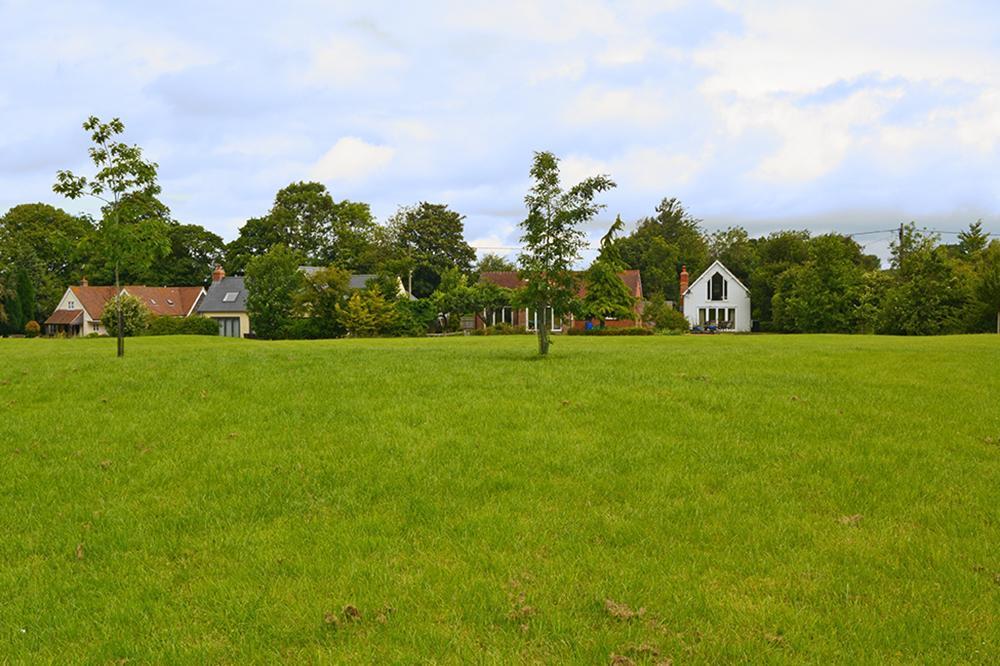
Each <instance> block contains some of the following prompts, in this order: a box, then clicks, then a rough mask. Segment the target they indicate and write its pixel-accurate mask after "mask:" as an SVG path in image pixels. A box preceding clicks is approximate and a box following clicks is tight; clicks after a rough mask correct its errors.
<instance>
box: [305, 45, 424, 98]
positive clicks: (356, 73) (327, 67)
mask: <svg viewBox="0 0 1000 666" xmlns="http://www.w3.org/2000/svg"><path fill="white" fill-rule="evenodd" d="M405 66H406V59H405V58H404V57H403V56H402V55H400V54H399V53H397V52H396V51H394V50H392V49H390V48H389V47H388V46H386V45H384V44H376V43H372V42H369V41H364V40H361V39H359V38H356V37H353V36H348V35H338V36H335V37H333V38H332V39H331V40H330V41H329V42H327V43H324V44H322V45H321V46H319V47H317V48H315V49H314V50H313V52H312V62H311V64H310V68H309V70H308V71H307V73H306V75H305V79H306V81H308V82H309V83H312V84H315V85H320V86H325V85H332V86H349V85H357V84H361V83H365V82H370V81H373V80H380V81H381V82H382V83H384V82H385V79H386V77H389V76H392V75H394V74H396V73H398V72H399V71H401V70H402V69H403V68H404V67H405Z"/></svg>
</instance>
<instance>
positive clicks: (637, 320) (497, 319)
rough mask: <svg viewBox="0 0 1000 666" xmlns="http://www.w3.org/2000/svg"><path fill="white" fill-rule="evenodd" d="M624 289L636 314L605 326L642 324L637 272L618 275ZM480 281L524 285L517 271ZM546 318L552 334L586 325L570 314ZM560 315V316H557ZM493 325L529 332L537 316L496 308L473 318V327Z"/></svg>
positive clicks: (584, 290) (527, 310) (483, 276)
mask: <svg viewBox="0 0 1000 666" xmlns="http://www.w3.org/2000/svg"><path fill="white" fill-rule="evenodd" d="M618 277H620V278H621V280H622V282H624V283H625V286H626V287H628V290H629V293H630V294H632V296H633V297H634V298H635V299H636V311H635V317H633V318H631V319H618V320H615V319H609V320H608V321H607V323H606V325H607V326H608V327H615V328H618V327H621V328H624V327H631V326H641V325H642V311H643V304H644V303H643V295H642V276H641V275H640V274H639V271H637V270H627V271H623V272H621V273H619V274H618ZM479 281H480V282H490V283H492V284H495V285H497V286H498V287H503V288H505V289H520V288H521V287H523V286H524V285H525V281H524V280H522V279H521V278H520V277H519V276H518V274H517V271H486V272H485V273H481V274H480V275H479ZM586 295H587V285H586V283H585V282H584V281H583V280H580V288H579V291H578V292H577V296H578V297H579V298H583V297H584V296H586ZM549 310H550V312H549V317H548V319H550V320H551V321H552V331H553V332H555V333H558V332H561V331H562V330H563V327H564V326H567V325H568V326H571V327H574V328H584V327H585V326H586V322H585V321H582V320H577V319H576V318H575V317H573V316H572V315H570V316H568V317H566V316H554V315H553V313H552V312H551V308H549ZM557 314H559V315H561V314H562V313H557ZM487 316H488V317H489V321H486V320H485V317H487ZM495 324H510V325H511V326H517V327H521V328H525V329H526V330H529V331H534V330H536V328H537V326H538V313H537V312H536V311H535V310H534V309H532V308H513V307H509V306H507V307H503V308H499V309H498V310H497V311H496V312H493V313H491V314H489V315H487V313H479V314H477V315H476V328H484V327H486V326H492V325H495Z"/></svg>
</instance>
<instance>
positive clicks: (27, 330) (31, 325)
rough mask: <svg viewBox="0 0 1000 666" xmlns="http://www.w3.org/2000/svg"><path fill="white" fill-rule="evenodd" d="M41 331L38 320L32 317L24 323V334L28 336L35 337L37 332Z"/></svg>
mask: <svg viewBox="0 0 1000 666" xmlns="http://www.w3.org/2000/svg"><path fill="white" fill-rule="evenodd" d="M41 332H42V327H41V326H39V325H38V322H37V321H35V320H34V319H32V320H31V321H29V322H28V323H27V324H25V325H24V334H25V335H26V336H28V337H29V338H37V337H38V334H39V333H41Z"/></svg>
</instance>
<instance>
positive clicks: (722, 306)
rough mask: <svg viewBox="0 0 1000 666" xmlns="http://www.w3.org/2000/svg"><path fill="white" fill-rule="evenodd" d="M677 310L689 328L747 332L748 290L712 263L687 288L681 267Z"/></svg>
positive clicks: (686, 279)
mask: <svg viewBox="0 0 1000 666" xmlns="http://www.w3.org/2000/svg"><path fill="white" fill-rule="evenodd" d="M680 287H681V289H680V291H681V310H682V311H683V312H684V316H685V317H687V320H688V322H690V324H691V326H692V327H695V326H702V327H704V326H715V327H717V328H718V330H720V331H738V332H744V333H746V332H749V331H750V330H751V328H752V327H753V320H752V319H751V314H750V290H749V289H748V288H747V287H746V285H744V284H743V283H742V282H740V281H739V279H738V278H737V277H736V276H735V275H733V273H732V271H730V270H729V269H728V268H726V267H725V266H724V265H723V264H722V262H721V261H715V262H713V263H712V265H711V266H709V267H708V268H707V269H706V270H705V272H704V273H702V274H701V275H699V276H698V277H697V279H695V281H694V282H692V283H691V284H690V285H688V272H687V266H684V267H682V268H681V280H680Z"/></svg>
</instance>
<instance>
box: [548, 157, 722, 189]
mask: <svg viewBox="0 0 1000 666" xmlns="http://www.w3.org/2000/svg"><path fill="white" fill-rule="evenodd" d="M707 162H708V159H707V157H706V156H694V155H690V154H685V153H680V152H676V151H671V150H668V149H661V148H650V147H645V146H640V147H633V148H629V149H627V150H625V151H624V152H622V153H621V154H619V155H617V156H616V157H613V158H611V159H608V160H600V159H595V158H592V157H589V156H587V155H579V154H576V155H570V156H568V157H566V158H565V159H564V160H562V161H561V162H560V175H561V177H562V182H563V184H564V185H565V186H571V185H573V184H575V183H577V182H579V181H581V180H583V179H584V178H588V177H590V176H596V175H598V174H607V175H609V176H611V179H612V180H614V181H615V182H616V183H617V184H618V188H619V189H624V190H627V191H631V192H646V193H654V194H657V195H659V194H662V193H663V192H666V191H671V190H676V189H677V188H679V187H682V186H684V185H686V184H688V183H690V182H691V181H692V179H693V178H694V177H695V176H697V175H698V173H699V172H701V170H702V169H703V168H704V166H705V165H706V164H707Z"/></svg>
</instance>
